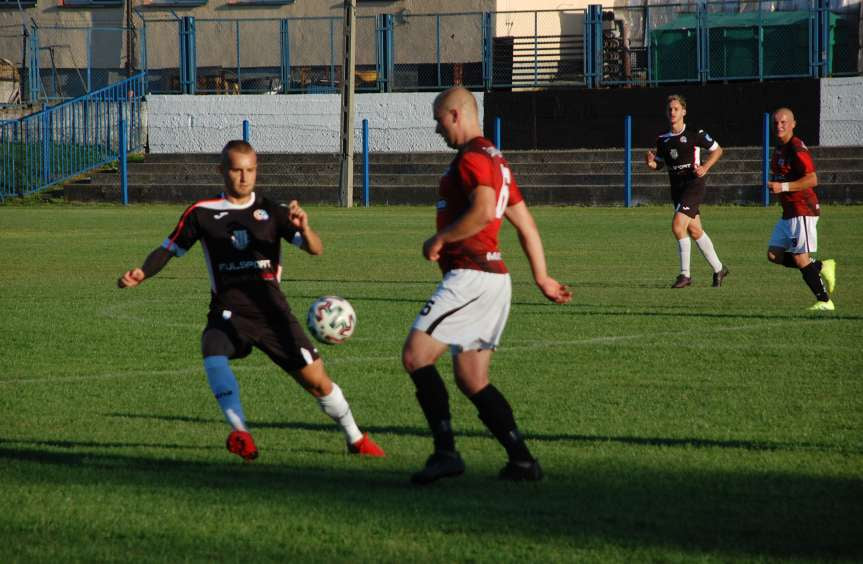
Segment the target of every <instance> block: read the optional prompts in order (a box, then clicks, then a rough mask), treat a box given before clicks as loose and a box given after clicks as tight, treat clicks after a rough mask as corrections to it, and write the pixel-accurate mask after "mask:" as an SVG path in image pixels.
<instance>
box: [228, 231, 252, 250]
mask: <svg viewBox="0 0 863 564" xmlns="http://www.w3.org/2000/svg"><path fill="white" fill-rule="evenodd" d="M231 244H232V245H234V248H235V249H237V250H238V251H242V250H245V249H246V247H248V246H249V232H248V231H246V230H245V229H237V230H236V231H232V232H231Z"/></svg>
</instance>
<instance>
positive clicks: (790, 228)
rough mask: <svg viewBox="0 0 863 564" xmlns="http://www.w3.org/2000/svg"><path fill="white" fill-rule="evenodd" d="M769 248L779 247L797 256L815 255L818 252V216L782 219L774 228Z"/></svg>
mask: <svg viewBox="0 0 863 564" xmlns="http://www.w3.org/2000/svg"><path fill="white" fill-rule="evenodd" d="M768 246H769V247H779V248H782V249H785V252H787V253H793V254H795V255H799V254H801V253H814V252H815V251H817V250H818V216H814V215H803V216H797V217H792V218H791V219H780V220H779V221H777V222H776V227H774V228H773V235H771V236H770V243H769V244H768Z"/></svg>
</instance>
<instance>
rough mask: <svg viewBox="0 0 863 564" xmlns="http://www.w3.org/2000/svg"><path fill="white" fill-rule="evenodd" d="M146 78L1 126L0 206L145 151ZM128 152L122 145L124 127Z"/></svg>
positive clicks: (131, 80) (105, 89) (119, 84)
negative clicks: (143, 105)
mask: <svg viewBox="0 0 863 564" xmlns="http://www.w3.org/2000/svg"><path fill="white" fill-rule="evenodd" d="M145 83H146V78H145V74H144V73H139V74H137V75H135V76H133V77H131V78H128V79H126V80H123V81H121V82H118V83H116V84H112V85H111V86H107V87H105V88H102V89H99V90H96V91H94V92H92V93H90V94H88V95H86V96H81V97H79V98H75V99H73V100H69V101H67V102H63V103H61V104H59V105H56V106H53V107H50V108H46V109H44V110H42V111H41V112H39V113H36V114H32V115H29V116H27V117H24V118H22V119H19V120H16V121H12V122H5V123H2V124H0V165H2V169H0V170H2V172H0V200H3V199H6V198H9V197H12V196H23V195H26V194H30V193H33V192H36V191H39V190H41V189H43V188H46V187H48V186H51V185H53V184H56V183H58V182H62V181H63V180H67V179H69V178H72V177H74V176H77V175H79V174H82V173H84V172H86V171H88V170H91V169H93V168H95V167H98V166H101V165H104V164H106V163H108V162H111V161H114V160H117V158H118V155H119V154H120V152H121V151H125V152H129V151H137V150H140V149H143V146H144V142H145V132H144V129H143V119H142V111H141V110H142V108H141V99H142V98H143V96H144V86H145ZM121 120H123V121H124V122H125V124H126V128H127V131H126V139H127V141H126V146H125V147H121V145H120V134H119V131H120V125H119V124H120V122H121Z"/></svg>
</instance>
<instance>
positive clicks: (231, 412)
mask: <svg viewBox="0 0 863 564" xmlns="http://www.w3.org/2000/svg"><path fill="white" fill-rule="evenodd" d="M204 370H206V372H207V381H208V382H209V383H210V389H211V390H212V391H213V395H214V396H216V401H217V402H219V407H221V408H222V413H224V414H225V419H226V420H227V421H228V424H230V425H231V427H233V428H234V429H236V430H238V431H247V429H246V416H245V415H244V414H243V405H242V404H241V403H240V385H239V384H237V378H236V377H235V376H234V373H233V372H232V371H231V367H230V366H229V365H228V357H226V356H208V357H205V358H204Z"/></svg>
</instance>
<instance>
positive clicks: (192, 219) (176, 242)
mask: <svg viewBox="0 0 863 564" xmlns="http://www.w3.org/2000/svg"><path fill="white" fill-rule="evenodd" d="M196 207H197V206H196V205H192V206H189V207H188V208H186V211H184V212H183V215H182V216H180V221H178V222H177V226H176V227H174V230H173V231H171V234H170V235H168V238H167V239H165V240H164V241H163V242H162V247H163V248H164V249H166V250H167V251H169V252H171V253H173V255H174V256H177V257H181V256H183V255H185V254H186V253H187V252H188V251H189V249H191V248H192V246H193V245H194V244H195V241H197V240H198V239H199V238H200V236H201V227H200V224H199V223H198V215H197V214H196V213H195V209H196Z"/></svg>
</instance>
